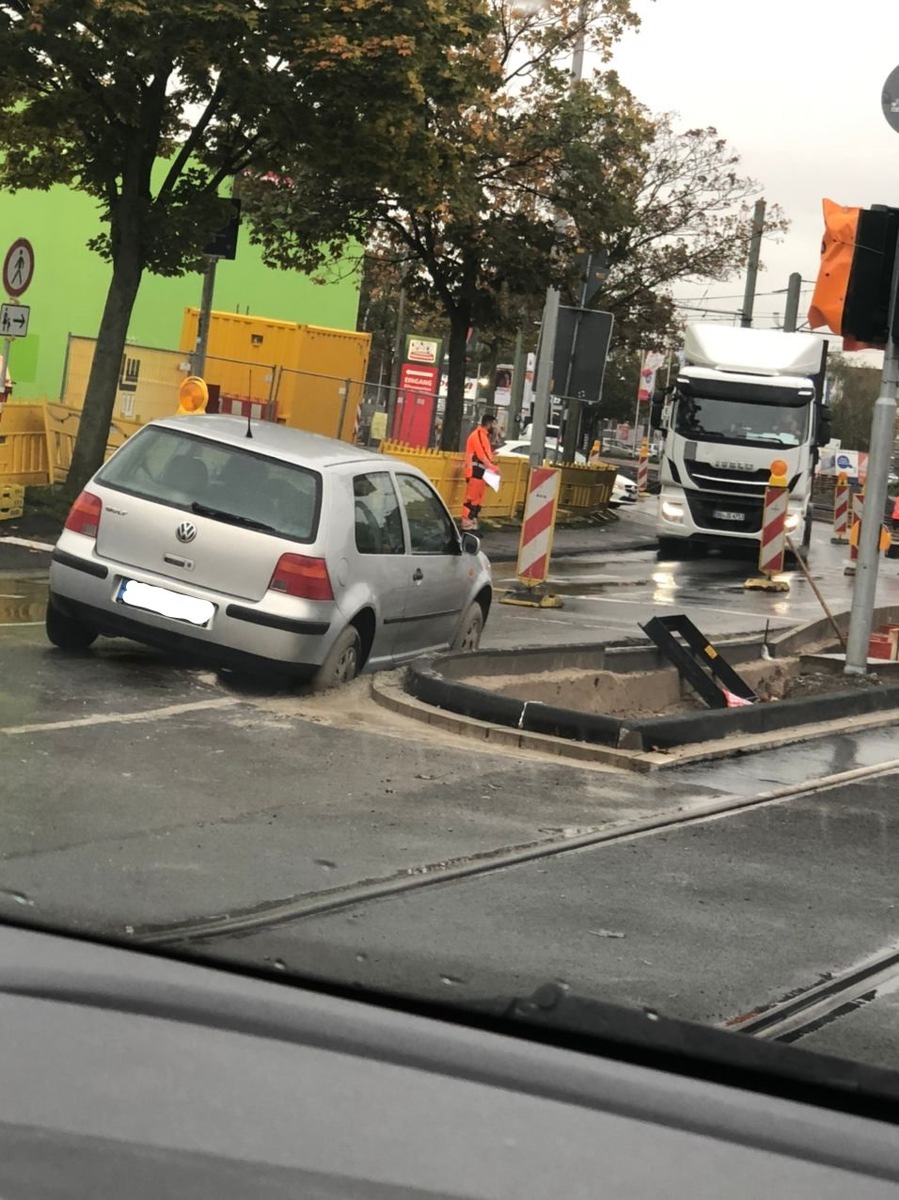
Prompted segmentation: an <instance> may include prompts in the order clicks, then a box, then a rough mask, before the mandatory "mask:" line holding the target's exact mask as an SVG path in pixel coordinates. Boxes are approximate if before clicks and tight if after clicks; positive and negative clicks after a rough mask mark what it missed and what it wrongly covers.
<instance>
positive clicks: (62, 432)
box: [0, 404, 141, 487]
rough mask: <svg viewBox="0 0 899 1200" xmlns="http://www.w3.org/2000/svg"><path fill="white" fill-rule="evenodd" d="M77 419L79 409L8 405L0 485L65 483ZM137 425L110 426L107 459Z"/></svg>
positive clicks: (0, 429) (1, 435)
mask: <svg viewBox="0 0 899 1200" xmlns="http://www.w3.org/2000/svg"><path fill="white" fill-rule="evenodd" d="M80 420H81V410H80V409H77V408H69V407H68V406H66V405H65V404H7V405H6V407H5V408H4V411H3V417H2V418H0V485H2V484H22V485H24V486H25V487H47V486H48V485H49V484H51V483H64V482H65V480H66V476H67V475H68V472H69V467H70V466H71V463H72V450H73V448H74V446H75V438H76V436H77V434H78V423H79V421H80ZM140 426H141V423H140V421H125V420H123V419H122V418H120V417H116V418H115V419H114V420H113V422H112V424H111V425H110V427H109V438H108V439H107V443H106V457H107V458H108V457H109V455H110V454H112V452H113V450H118V448H119V446H121V445H122V443H123V442H124V441H125V439H126V438H128V437H130V436H131V434H132V433H134V432H136V430H138V429H140Z"/></svg>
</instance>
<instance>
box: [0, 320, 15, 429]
mask: <svg viewBox="0 0 899 1200" xmlns="http://www.w3.org/2000/svg"><path fill="white" fill-rule="evenodd" d="M10 346H12V338H4V339H3V356H2V358H0V417H2V416H3V405H4V404H5V403H6V372H7V370H8V368H9V349H10Z"/></svg>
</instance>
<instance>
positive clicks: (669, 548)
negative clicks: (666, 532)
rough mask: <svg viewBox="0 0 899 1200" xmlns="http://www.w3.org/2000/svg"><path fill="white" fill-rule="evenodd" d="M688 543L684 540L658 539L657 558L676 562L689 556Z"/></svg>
mask: <svg viewBox="0 0 899 1200" xmlns="http://www.w3.org/2000/svg"><path fill="white" fill-rule="evenodd" d="M688 546H689V543H688V542H687V541H686V540H685V539H684V538H669V537H660V538H659V558H672V559H674V561H675V562H678V561H679V560H680V559H682V558H686V557H687V556H688V554H689V550H688Z"/></svg>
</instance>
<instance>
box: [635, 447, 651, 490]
mask: <svg viewBox="0 0 899 1200" xmlns="http://www.w3.org/2000/svg"><path fill="white" fill-rule="evenodd" d="M648 494H649V442H648V441H647V439H646V438H644V439H643V441H642V442H641V443H640V457H639V458H638V460H637V498H638V499H642V498H643V497H644V496H647V495H648Z"/></svg>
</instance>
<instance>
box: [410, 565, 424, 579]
mask: <svg viewBox="0 0 899 1200" xmlns="http://www.w3.org/2000/svg"><path fill="white" fill-rule="evenodd" d="M424 577H425V573H424V571H423V570H422V569H421V567H416V568H415V570H414V571H413V572H412V578H413V579H414V580H415V582H416V583H421V581H422V580H423V579H424Z"/></svg>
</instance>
